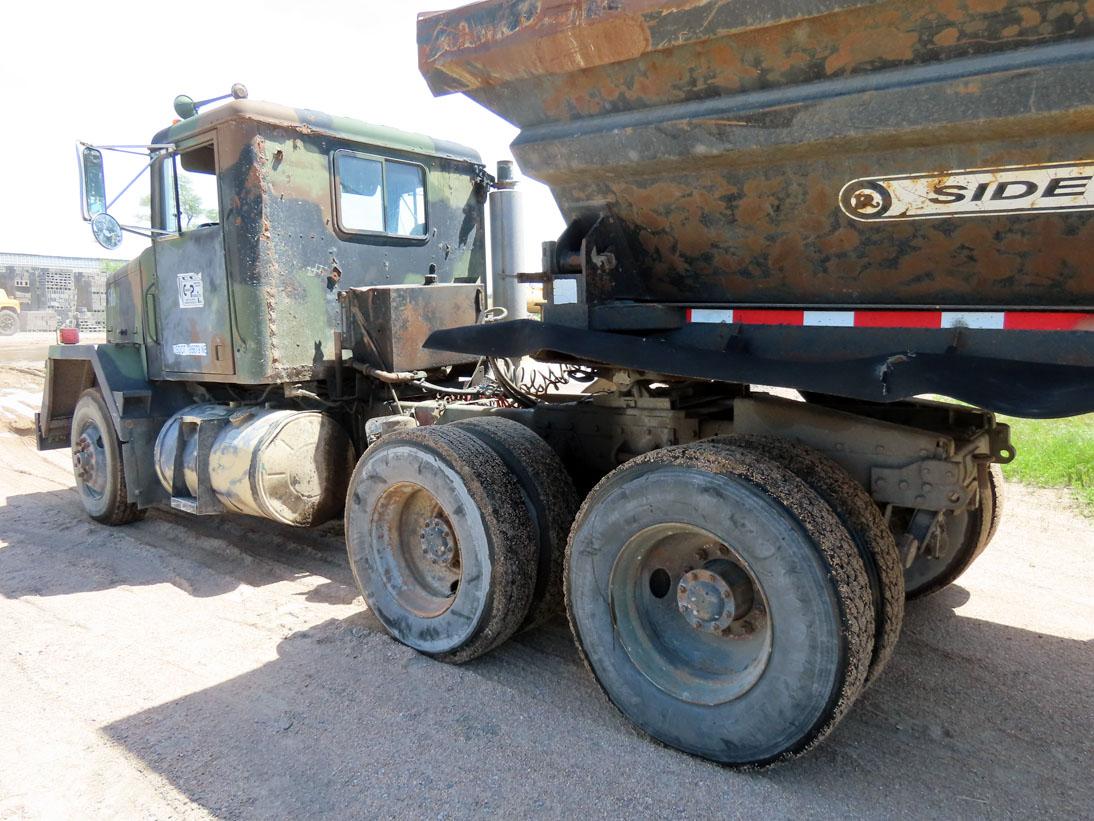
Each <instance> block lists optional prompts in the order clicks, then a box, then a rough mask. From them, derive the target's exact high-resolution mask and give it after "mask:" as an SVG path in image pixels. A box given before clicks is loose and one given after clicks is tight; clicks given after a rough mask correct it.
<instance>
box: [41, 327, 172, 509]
mask: <svg viewBox="0 0 1094 821" xmlns="http://www.w3.org/2000/svg"><path fill="white" fill-rule="evenodd" d="M93 387H97V388H98V389H99V391H100V392H101V393H102V396H103V400H104V401H105V402H106V407H107V410H108V411H109V412H110V420H111V422H112V423H113V425H114V432H115V433H116V434H117V436H118V441H119V442H121V446H122V461H123V463H124V465H125V482H126V486H127V488H128V491H129V501H130V502H135V503H137V504H138V505H140V506H141V507H147V506H149V505H151V504H154V503H155V502H157V501H160V499H161V496H162V495H163V491H162V489H161V488H160V487H159V481H158V480H157V479H156V476H155V471H154V468H153V458H152V452H153V449H154V447H155V442H156V435H157V433H158V432H159V430H160V428H161V427H162V426H163V423H164V422H165V421H166V420H167V418H168V417H169V416H170V415H171V413H172V412H173V411H174V409H176V408H179V407H182V406H184V405H185V404H186V403H187V402H188V401H189V400H188V397H187V394H186V390H185V386H183V385H178V384H172V383H157V384H156V390H155V391H153V390H152V384H151V383H150V382H149V381H148V377H147V371H146V369H145V362H144V355H143V351H142V348H141V346H140V345H137V344H134V343H106V344H102V345H53V346H51V347H50V349H49V354H48V356H47V358H46V379H45V387H44V390H43V392H42V409H41V411H39V412H38V413H37V414H35V418H34V422H35V425H34V427H35V436H36V439H37V444H38V450H56V449H58V448H67V447H69V444H70V441H69V440H70V437H71V434H72V414H73V412H74V411H75V409H76V403H77V402H78V401H79V399H80V394H82V393H83V392H84V391H85V390H87V389H88V388H93Z"/></svg>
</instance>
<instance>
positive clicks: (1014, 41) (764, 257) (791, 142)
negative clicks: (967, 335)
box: [419, 0, 1094, 308]
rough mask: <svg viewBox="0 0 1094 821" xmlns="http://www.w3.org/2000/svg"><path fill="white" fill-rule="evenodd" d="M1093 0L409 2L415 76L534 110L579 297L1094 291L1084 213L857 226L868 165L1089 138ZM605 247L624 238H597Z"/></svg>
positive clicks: (1066, 155) (1016, 152)
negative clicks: (585, 237) (596, 220)
mask: <svg viewBox="0 0 1094 821" xmlns="http://www.w3.org/2000/svg"><path fill="white" fill-rule="evenodd" d="M1092 15H1094V2H1091V0H1066V1H1065V2H1060V1H1059V0H915V1H914V2H913V0H818V1H817V2H813V3H809V4H803V3H801V2H792V0H771V2H765V3H752V2H727V1H726V0H663V1H662V2H653V0H488V1H487V2H481V3H476V4H474V5H471V6H466V7H463V8H459V9H454V10H452V11H448V12H438V13H435V14H427V15H422V16H421V17H420V19H419V55H420V62H421V66H422V71H423V74H424V75H425V77H426V79H427V81H428V82H429V84H430V86H431V88H432V89H433V90H434V91H435V92H436V93H448V92H453V91H462V92H464V93H466V94H468V95H469V96H471V97H472V98H474V99H475V100H477V101H479V102H480V103H482V104H483V105H485V106H487V107H488V108H490V109H491V110H493V111H495V112H497V113H498V114H500V115H501V116H503V117H505V118H506V119H508V120H509V121H511V122H513V123H515V124H516V125H518V126H520V127H521V128H522V133H521V135H520V137H519V138H518V139H517V141H516V143H515V144H514V146H513V150H514V154H515V155H516V157H517V159H518V161H519V162H520V164H521V167H522V169H523V170H524V171H525V172H526V173H527V174H529V175H530V176H532V177H535V178H537V179H540V180H542V181H543V182H545V183H547V184H548V185H550V186H551V188H552V190H553V192H554V194H555V196H556V199H557V200H558V203H559V205H560V207H561V208H562V210H563V213H564V215H565V216H566V217H567V219H568V220H570V221H571V222H574V221H582V220H583V221H585V222H589V217H590V216H597V215H611V216H613V217H614V218H616V219H617V220H618V222H619V224H620V225H621V226H622V229H621V231H620V232H619V234H620V236H621V237H622V239H621V240H620V243H619V247H618V248H607V247H605V248H598V251H599V252H600V256H601V258H604V259H608V260H612V259H616V260H618V259H624V258H630V259H633V260H635V264H636V266H637V267H636V269H633V270H622V269H620V268H618V267H616V266H612V265H610V264H609V265H605V266H602V268H601V269H600V270H597V271H593V272H590V274H589V279H588V281H587V282H586V283H585V286H586V294H587V297H588V299H589V301H590V302H598V301H600V302H604V301H611V300H623V299H626V300H642V301H655V302H675V303H682V304H689V305H701V304H710V303H715V304H717V303H729V304H748V303H751V304H764V305H786V304H792V305H797V306H803V305H818V306H820V305H827V306H837V305H846V306H853V305H863V304H869V305H875V306H894V307H905V306H932V307H934V306H948V305H952V306H966V307H971V306H1017V307H1025V306H1029V307H1062V308H1069V307H1080V306H1089V305H1091V304H1094V269H1091V267H1090V266H1089V264H1088V261H1087V254H1088V251H1087V249H1088V248H1089V247H1090V245H1091V242H1092V241H1094V217H1092V212H1074V213H1069V214H1058V213H1057V214H1046V213H1041V214H1029V215H998V214H996V215H984V216H977V217H975V218H967V219H963V220H954V219H945V218H940V219H924V220H917V221H915V222H914V223H913V222H908V223H902V224H880V223H873V224H870V223H863V222H860V221H856V220H854V219H852V218H850V217H849V216H847V215H846V214H844V213H843V212H842V211H841V209H840V207H839V192H840V190H841V189H842V187H843V186H844V185H845V184H846V183H847V182H849V181H851V180H854V179H857V178H861V177H871V176H885V175H895V174H911V173H939V174H941V173H943V172H947V171H951V170H954V169H964V168H985V167H987V168H990V167H1000V166H1009V165H1031V164H1041V163H1053V162H1077V161H1083V160H1088V159H1090V157H1091V156H1092V155H1094V139H1092V134H1094V23H1092ZM605 251H612V253H611V255H606V254H604V253H603V252H605Z"/></svg>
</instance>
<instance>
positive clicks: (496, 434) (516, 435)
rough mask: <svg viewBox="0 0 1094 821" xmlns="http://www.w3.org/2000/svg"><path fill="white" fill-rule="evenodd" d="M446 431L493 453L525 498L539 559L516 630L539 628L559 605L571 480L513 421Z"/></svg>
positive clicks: (475, 422) (572, 508) (470, 422)
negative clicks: (525, 609)
mask: <svg viewBox="0 0 1094 821" xmlns="http://www.w3.org/2000/svg"><path fill="white" fill-rule="evenodd" d="M451 427H454V428H457V429H460V430H464V431H468V432H469V433H471V434H472V435H473V436H475V437H476V438H478V439H480V440H481V441H482V442H483V443H484V444H485V445H486V446H487V447H489V448H491V449H492V450H493V451H494V452H495V453H496V454H498V456H500V457H501V459H502V461H503V462H505V464H506V466H507V467H508V468H509V470H510V471H511V472H512V473H513V474H514V475H515V476H516V477H517V480H518V482H520V485H521V487H522V488H523V489H524V491H525V492H526V493H527V494H528V500H529V504H530V505H531V506H532V509H531V510H530V511H529V513H530V514H531V517H532V522H533V524H534V525H535V526H536V527H535V530H536V536H537V541H538V549H539V557H538V563H537V567H536V584H535V592H534V594H533V597H532V603H531V606H530V607H529V610H528V615H527V617H526V618H525V620H524V623H523V624H522V625H521V627H520V629H521V630H527V629H530V628H532V627H536V626H537V625H540V624H543V623H544V622H545V621H547V620H548V619H550V618H552V617H553V616H557V615H559V614H560V613H561V612H562V610H563V607H564V603H563V592H562V567H563V563H564V557H565V553H566V540H567V539H568V538H569V534H570V527H571V525H573V521H574V516H575V515H576V514H577V508H578V495H577V490H576V489H575V488H574V483H573V480H572V479H571V478H570V474H569V473H568V472H567V471H566V468H565V466H564V465H563V464H562V460H561V459H560V458H559V457H558V454H556V453H555V451H554V450H553V449H552V448H551V446H550V445H548V444H547V443H546V442H545V441H544V440H543V438H542V437H540V436H539V435H538V434H536V433H535V432H534V431H532V430H531V429H529V428H527V427H525V426H524V425H522V424H520V423H519V422H514V421H513V420H512V419H505V418H503V417H497V416H492V417H485V418H479V419H465V420H462V421H460V422H454V423H452V425H451Z"/></svg>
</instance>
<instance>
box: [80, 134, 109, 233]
mask: <svg viewBox="0 0 1094 821" xmlns="http://www.w3.org/2000/svg"><path fill="white" fill-rule="evenodd" d="M79 158H80V195H81V196H80V206H81V208H82V210H83V215H84V219H85V220H91V219H92V218H93V217H95V216H96V215H97V214H105V213H106V177H105V175H104V173H103V152H101V151H100V150H99V149H97V148H92V147H91V146H90V145H85V146H83V147H82V148H81V149H80V152H79Z"/></svg>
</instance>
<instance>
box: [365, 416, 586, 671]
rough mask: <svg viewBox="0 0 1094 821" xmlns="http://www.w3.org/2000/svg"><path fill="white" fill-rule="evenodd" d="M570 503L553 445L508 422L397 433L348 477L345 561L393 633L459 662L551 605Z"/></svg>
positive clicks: (557, 592) (554, 606)
mask: <svg viewBox="0 0 1094 821" xmlns="http://www.w3.org/2000/svg"><path fill="white" fill-rule="evenodd" d="M576 507H577V493H576V491H575V490H574V488H573V484H572V483H571V482H570V479H569V477H568V476H567V474H566V472H565V470H564V469H563V468H562V465H561V463H560V462H559V460H558V457H557V456H556V455H555V454H554V451H552V450H551V449H550V448H549V447H548V446H547V444H546V443H545V442H543V440H541V439H540V438H539V437H537V436H536V435H535V434H534V433H532V432H531V431H529V430H528V429H527V428H525V427H523V426H522V425H520V424H518V423H516V422H512V421H510V420H506V419H490V420H477V421H475V422H473V423H456V424H452V425H444V426H433V427H427V428H418V429H412V430H406V431H399V432H396V433H392V434H389V435H387V436H384V437H383V438H382V439H380V440H379V441H378V442H377V443H376V444H374V445H373V446H372V447H371V448H369V450H368V451H367V452H366V453H365V455H364V457H362V459H361V461H360V462H359V463H358V465H357V468H356V470H355V471H354V474H353V477H352V479H351V480H350V490H349V495H348V499H347V504H346V520H345V524H346V544H347V547H348V552H349V561H350V567H351V568H352V570H353V574H354V577H355V578H356V580H357V584H358V588H359V589H360V591H361V594H362V595H363V597H364V599H365V601H366V602H367V604H368V606H369V608H370V609H371V610H372V611H373V613H374V614H375V615H376V617H377V618H378V619H379V620H380V622H381V624H383V625H384V627H385V628H386V629H387V630H388V631H389V632H390V633H391V634H392V635H393V636H394V637H395V638H397V639H398V640H399V641H401V642H403V643H404V644H406V645H408V646H410V647H413V648H414V649H416V650H419V651H421V652H423V653H426V654H428V655H431V656H433V657H435V658H437V659H439V660H442V661H447V662H452V663H461V662H465V661H469V660H470V659H473V658H476V657H477V656H480V655H482V654H483V653H486V652H488V651H489V650H491V649H493V648H494V647H497V646H498V645H499V644H501V643H502V642H504V641H505V640H506V639H508V638H509V637H510V636H512V635H513V634H514V633H516V632H517V631H518V630H520V629H522V628H524V627H530V626H533V625H535V624H538V623H540V622H542V621H543V620H544V619H546V618H548V617H549V616H550V615H552V614H553V613H555V612H558V610H559V609H560V608H561V604H562V595H561V573H560V568H561V565H562V552H563V549H564V547H565V539H566V534H567V533H568V531H569V527H570V522H571V521H572V520H573V515H574V511H575V510H576Z"/></svg>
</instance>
